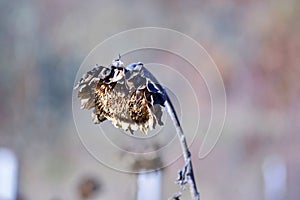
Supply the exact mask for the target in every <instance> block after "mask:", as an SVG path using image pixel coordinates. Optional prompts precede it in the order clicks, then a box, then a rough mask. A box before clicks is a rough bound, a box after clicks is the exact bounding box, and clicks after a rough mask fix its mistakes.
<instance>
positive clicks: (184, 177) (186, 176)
mask: <svg viewBox="0 0 300 200" xmlns="http://www.w3.org/2000/svg"><path fill="white" fill-rule="evenodd" d="M165 94H166V92H165ZM166 97H167V100H166V102H165V106H166V107H167V110H168V113H169V115H170V117H171V119H172V121H173V123H174V126H175V128H176V132H177V135H178V137H179V141H180V144H181V149H182V153H183V158H184V161H185V166H184V167H183V169H182V170H180V171H179V178H178V179H177V182H178V183H180V185H181V187H184V185H185V184H186V183H188V184H189V186H190V187H189V188H190V192H191V197H192V199H194V200H199V199H200V196H199V192H198V190H197V185H196V181H195V176H194V171H193V166H192V160H191V153H190V151H189V147H188V145H187V142H186V137H185V134H184V132H183V130H182V128H181V125H180V122H179V119H178V116H177V114H176V111H175V108H174V106H173V104H172V102H171V100H170V98H169V96H168V95H167V94H166ZM180 196H181V191H180V192H179V194H178V195H176V197H174V199H179V197H180Z"/></svg>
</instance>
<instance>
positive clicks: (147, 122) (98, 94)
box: [74, 58, 166, 134]
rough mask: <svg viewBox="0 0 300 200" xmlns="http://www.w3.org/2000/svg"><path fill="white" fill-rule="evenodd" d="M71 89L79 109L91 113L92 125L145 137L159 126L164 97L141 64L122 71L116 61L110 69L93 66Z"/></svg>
mask: <svg viewBox="0 0 300 200" xmlns="http://www.w3.org/2000/svg"><path fill="white" fill-rule="evenodd" d="M74 89H78V98H79V99H80V102H81V109H93V112H92V120H93V122H94V123H95V124H98V123H100V122H103V121H105V120H106V119H108V120H110V121H112V124H113V125H114V126H115V127H117V128H122V129H124V130H126V131H130V132H131V133H132V134H133V132H134V131H136V130H138V129H140V130H141V131H142V132H143V133H145V134H147V131H148V130H152V129H154V128H155V126H156V125H157V124H159V125H163V122H162V120H161V118H162V109H163V107H164V103H165V101H166V96H165V93H164V92H163V88H162V87H161V85H159V84H158V83H156V82H155V80H154V79H153V77H152V76H151V74H150V73H148V71H147V70H146V69H145V68H144V65H143V63H140V62H139V63H133V64H130V65H128V66H127V67H124V64H123V62H122V61H121V60H120V58H119V59H116V60H114V61H113V62H112V64H111V65H110V67H104V66H98V65H96V66H95V67H94V68H93V69H92V70H91V71H88V72H87V73H86V74H84V75H83V77H82V78H81V79H80V81H79V82H78V84H77V85H76V86H75V88H74Z"/></svg>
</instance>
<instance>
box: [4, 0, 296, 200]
mask: <svg viewBox="0 0 300 200" xmlns="http://www.w3.org/2000/svg"><path fill="white" fill-rule="evenodd" d="M299 21H300V2H299V1H297V0H286V1H280V0H266V1H258V0H233V1H225V0H220V1H215V0H214V1H197V2H196V1H194V2H193V1H179V0H175V1H168V0H163V1H160V2H154V1H152V2H150V1H149V2H140V1H133V0H132V1H79V0H75V1H71V0H66V1H60V0H42V1H38V0H36V1H35V0H31V1H18V0H17V1H8V0H2V1H0V44H1V49H0V66H1V67H0V76H1V77H0V94H1V103H0V147H5V148H8V149H11V150H12V151H13V152H14V153H15V154H16V156H17V158H18V161H19V175H18V196H19V197H18V198H19V199H25V200H34V199H52V200H54V199H60V200H67V199H82V197H80V192H81V193H82V190H84V187H86V186H85V185H89V184H90V185H95V188H96V192H95V193H94V195H93V196H91V197H90V198H88V199H135V198H136V192H137V183H136V176H135V175H132V174H131V175H130V174H124V173H120V172H116V171H114V170H112V169H109V168H107V167H105V166H103V165H101V164H99V163H98V162H97V161H96V160H95V159H93V158H92V157H91V156H90V155H89V154H88V153H87V151H86V150H85V149H84V148H83V146H82V144H81V143H80V140H79V138H78V137H77V135H76V129H75V125H74V122H73V117H72V107H71V106H72V104H71V100H72V88H73V84H74V79H75V75H76V72H77V70H78V68H79V66H80V64H81V62H82V61H83V59H84V58H85V56H86V55H87V54H88V53H89V52H90V51H91V49H93V48H94V47H95V46H96V45H97V44H98V43H100V42H101V41H103V40H104V39H106V38H108V37H109V36H111V35H113V34H116V33H118V32H120V31H124V30H127V29H131V28H136V27H144V26H159V27H165V28H171V29H174V30H178V31H180V32H183V33H185V34H187V35H189V36H191V37H192V38H194V39H196V40H197V41H198V42H199V43H200V44H202V45H203V46H204V47H205V48H206V50H207V51H208V53H209V54H210V55H211V56H212V58H213V59H214V61H215V62H216V64H217V66H218V67H219V70H220V72H221V74H222V77H223V79H224V83H225V88H226V93H227V100H228V102H227V103H228V105H227V106H228V107H227V108H228V113H227V119H226V125H225V127H224V131H223V135H222V137H221V139H220V141H219V142H218V145H217V146H216V148H215V149H214V151H213V152H212V153H211V154H210V156H209V157H207V158H206V159H204V160H199V159H197V156H196V155H197V150H198V149H197V148H193V149H192V150H193V152H192V153H194V154H195V158H194V166H195V170H196V173H197V183H198V188H199V189H200V191H201V197H202V199H207V200H218V199H232V200H234V199H237V200H239V199H245V200H247V199H249V200H250V199H266V200H270V199H272V200H279V199H280V200H282V199H287V200H297V199H299V197H300V190H299V184H300V157H299V152H300V148H299V142H300V135H299V128H300V127H299V126H300V125H299V124H300V123H299V122H300V104H299V100H300V84H299V76H300V66H299V65H300V57H299V52H300V37H299V35H300V23H299ZM195 53H197V52H195ZM196 145H197V144H196ZM181 165H182V160H178V161H177V162H175V163H174V164H173V165H171V166H169V167H168V168H166V169H164V170H163V184H162V199H167V198H168V197H170V196H171V195H172V194H173V193H174V192H176V191H177V186H176V185H175V184H173V182H174V179H175V178H176V177H174V175H175V174H176V172H177V170H178V168H179V166H181ZM96 186H97V187H96ZM87 187H89V186H87ZM188 198H189V197H188V192H187V195H186V199H188Z"/></svg>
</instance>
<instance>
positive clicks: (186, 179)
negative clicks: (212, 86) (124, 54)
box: [143, 67, 200, 200]
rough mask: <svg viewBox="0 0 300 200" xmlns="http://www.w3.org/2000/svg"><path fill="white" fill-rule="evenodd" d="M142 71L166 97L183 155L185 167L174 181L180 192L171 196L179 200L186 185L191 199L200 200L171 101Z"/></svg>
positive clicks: (188, 155)
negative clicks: (178, 185)
mask: <svg viewBox="0 0 300 200" xmlns="http://www.w3.org/2000/svg"><path fill="white" fill-rule="evenodd" d="M143 69H144V73H146V74H147V76H149V77H150V78H151V79H152V80H153V81H154V82H156V83H157V84H158V85H159V88H160V91H161V92H163V93H164V94H165V96H166V101H165V103H164V104H165V106H166V108H167V111H168V113H169V115H170V117H171V119H172V121H173V123H174V126H175V128H176V132H177V135H178V137H179V141H180V145H181V149H182V153H183V158H184V162H185V165H184V167H183V168H182V169H181V170H180V171H179V172H178V178H177V180H176V182H177V183H178V184H180V186H181V188H180V191H179V192H178V193H177V194H176V195H174V196H173V199H175V200H179V198H180V196H181V193H182V190H183V189H184V186H185V184H186V183H188V184H189V186H190V187H189V188H190V192H191V197H192V199H194V200H199V199H200V195H199V192H198V190H197V185H196V181H195V176H194V171H193V166H192V159H191V153H190V151H189V147H188V145H187V142H186V137H185V135H184V132H183V130H182V128H181V125H180V122H179V119H178V116H177V114H176V111H175V108H174V106H173V104H172V101H171V99H170V97H169V96H168V94H167V92H166V91H165V89H164V88H163V87H161V86H160V84H159V82H158V80H157V79H156V78H155V76H154V75H153V74H152V73H151V72H150V71H149V70H148V69H146V68H145V67H144V68H143Z"/></svg>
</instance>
